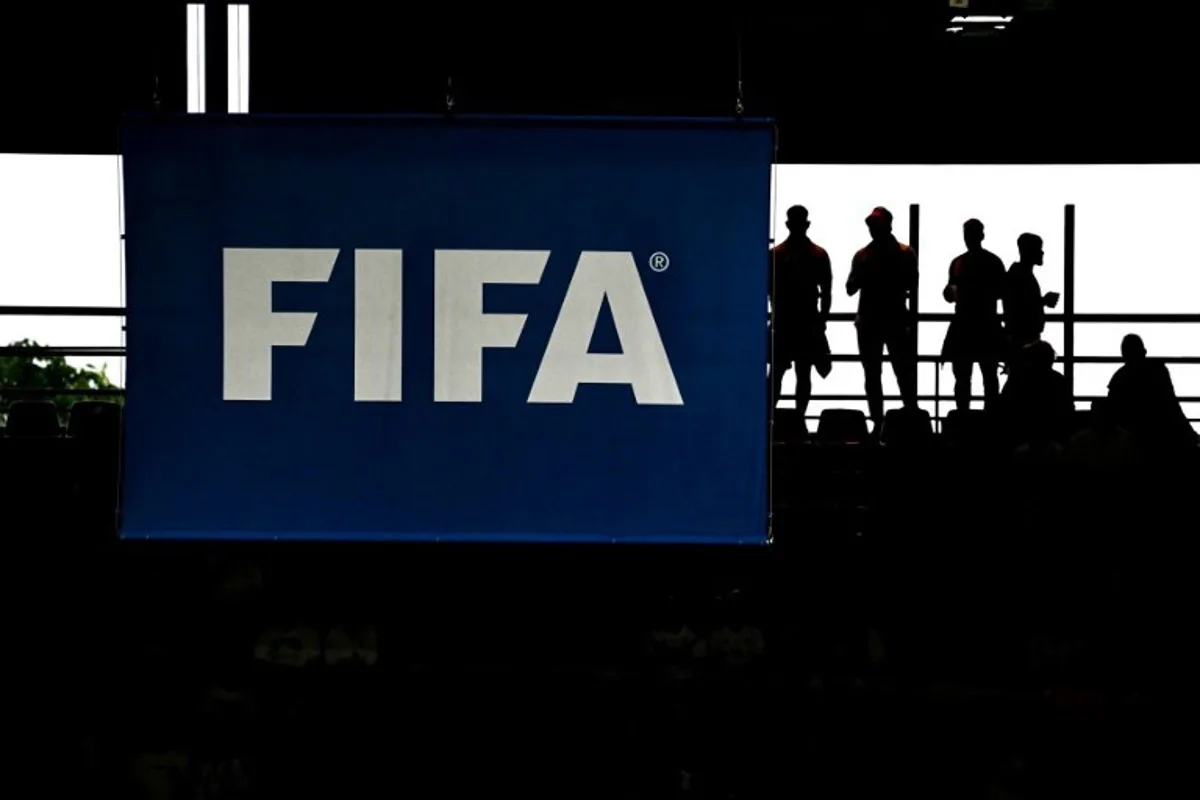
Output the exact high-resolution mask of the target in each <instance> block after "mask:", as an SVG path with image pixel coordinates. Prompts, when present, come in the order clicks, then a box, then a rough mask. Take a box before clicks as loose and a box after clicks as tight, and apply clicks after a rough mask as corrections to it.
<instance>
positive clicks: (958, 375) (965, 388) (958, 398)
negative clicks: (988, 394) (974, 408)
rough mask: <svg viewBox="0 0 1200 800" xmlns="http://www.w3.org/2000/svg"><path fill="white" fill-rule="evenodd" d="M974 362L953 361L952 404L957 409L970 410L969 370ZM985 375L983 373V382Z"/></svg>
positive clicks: (985, 380) (985, 378)
mask: <svg viewBox="0 0 1200 800" xmlns="http://www.w3.org/2000/svg"><path fill="white" fill-rule="evenodd" d="M974 369H975V364H974V363H972V362H970V361H955V362H954V405H955V407H956V408H958V410H959V411H963V412H965V411H970V410H971V372H972V371H973V370H974ZM986 382H987V376H986V374H985V375H984V383H985V384H986Z"/></svg>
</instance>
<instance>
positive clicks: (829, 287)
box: [817, 250, 833, 322]
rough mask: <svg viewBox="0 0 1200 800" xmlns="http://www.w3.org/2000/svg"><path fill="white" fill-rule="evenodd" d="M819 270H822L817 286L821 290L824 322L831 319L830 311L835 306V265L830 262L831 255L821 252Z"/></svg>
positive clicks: (822, 320) (822, 318)
mask: <svg viewBox="0 0 1200 800" xmlns="http://www.w3.org/2000/svg"><path fill="white" fill-rule="evenodd" d="M817 269H818V270H820V272H819V274H818V275H817V286H818V288H819V289H820V290H821V322H824V321H825V320H826V319H828V318H829V309H830V308H831V307H832V306H833V265H832V264H831V263H830V262H829V253H826V252H825V251H823V250H822V251H821V258H820V260H819V262H818V264H817Z"/></svg>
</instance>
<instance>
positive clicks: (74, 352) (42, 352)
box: [0, 345, 125, 358]
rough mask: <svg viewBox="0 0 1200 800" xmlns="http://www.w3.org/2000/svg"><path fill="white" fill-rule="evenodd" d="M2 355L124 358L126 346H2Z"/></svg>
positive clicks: (0, 352)
mask: <svg viewBox="0 0 1200 800" xmlns="http://www.w3.org/2000/svg"><path fill="white" fill-rule="evenodd" d="M0 356H24V357H26V358H49V357H52V356H111V357H114V358H124V357H125V348H124V347H119V346H117V347H54V346H50V345H47V346H41V345H39V346H38V347H14V346H12V345H4V346H0Z"/></svg>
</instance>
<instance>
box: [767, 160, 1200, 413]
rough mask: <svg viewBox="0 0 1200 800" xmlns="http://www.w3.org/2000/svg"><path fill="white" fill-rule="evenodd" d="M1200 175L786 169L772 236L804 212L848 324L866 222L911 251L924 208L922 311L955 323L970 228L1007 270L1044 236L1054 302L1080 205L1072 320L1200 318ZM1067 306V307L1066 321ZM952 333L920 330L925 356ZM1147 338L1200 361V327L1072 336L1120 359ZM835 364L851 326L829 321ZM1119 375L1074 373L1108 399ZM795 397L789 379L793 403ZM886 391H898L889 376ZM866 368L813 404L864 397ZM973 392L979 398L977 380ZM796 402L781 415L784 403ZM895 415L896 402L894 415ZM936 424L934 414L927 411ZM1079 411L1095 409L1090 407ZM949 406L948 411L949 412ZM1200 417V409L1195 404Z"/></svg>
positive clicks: (1193, 386)
mask: <svg viewBox="0 0 1200 800" xmlns="http://www.w3.org/2000/svg"><path fill="white" fill-rule="evenodd" d="M1197 186H1200V165H1195V164H1189V165H1086V166H1085V165H1080V166H1075V165H1072V166H992V165H982V166H979V165H972V166H961V165H945V166H941V165H938V166H934V165H902V166H892V165H882V166H880V165H784V166H780V167H777V168H776V175H775V190H774V195H775V207H774V212H773V213H774V219H773V220H772V231H773V235H774V236H776V237H783V236H786V230H787V229H786V228H785V227H784V221H785V218H786V214H787V209H788V207H789V206H791V205H796V204H799V205H804V206H806V207H807V208H808V210H809V214H810V218H811V220H812V228H811V230H810V235H811V237H812V239H813V241H815V242H817V243H818V244H820V245H822V246H823V247H825V249H826V250H828V251H829V255H830V258H831V259H832V261H833V272H834V300H833V310H834V311H845V312H852V311H854V309H855V303H856V298H850V297H848V296H847V295H846V291H845V282H846V277H847V275H848V274H849V271H850V260H851V258H853V256H854V253H855V251H856V250H858V249H859V248H860V247H862V246H863V245H865V244H866V243H867V241H868V240H869V239H868V236H867V229H866V226H865V224H864V223H863V220H864V218H865V217H866V215H867V213H868V212H869V211H870V210H871V209H872V208H873V207H874V206H876V205H884V206H887V207H888V208H889V209H890V210H891V211H892V213H893V214H894V215H895V226H894V227H895V231H896V233H897V235H898V236H899V237H900V239H901V241H907V240H908V237H909V234H908V225H909V219H908V218H909V213H908V210H909V205H910V204H912V203H918V204H920V206H921V231H920V253H919V255H920V259H921V289H920V304H921V310H922V311H924V312H946V313H948V312H950V311H951V310H952V309H953V307H952V306H950V305H948V304H946V303H945V302H944V301H943V300H942V297H941V293H942V288H943V287H944V286H945V282H946V276H947V272H948V270H949V266H950V261H951V260H952V259H953V258H954V257H955V256H957V255H959V254H960V253H961V252H962V251H963V250H964V249H965V248H964V245H963V242H962V223H963V222H964V221H966V220H967V219H969V218H971V217H976V218H978V219H981V220H982V221H983V222H984V225H985V227H986V236H987V239H986V241H985V242H984V247H986V248H988V249H989V250H991V251H992V252H994V253H996V254H997V255H998V256H1000V258H1001V259H1002V260H1003V261H1004V263H1005V264H1011V263H1012V262H1014V261H1016V258H1017V237H1018V236H1019V235H1020V234H1022V233H1024V232H1030V233H1036V234H1038V235H1040V236H1041V237H1042V238H1043V239H1044V240H1045V249H1046V263H1045V265H1044V266H1043V267H1042V268H1040V270H1039V273H1038V274H1039V278H1040V280H1041V283H1042V287H1043V289H1044V290H1045V291H1061V290H1062V276H1063V270H1062V265H1063V224H1064V222H1063V207H1064V206H1065V205H1066V204H1068V203H1074V204H1075V206H1076V232H1075V311H1076V313H1080V314H1086V313H1114V314H1117V313H1129V314H1156V313H1178V314H1196V313H1200V247H1197V246H1196V243H1195V237H1196V233H1195V231H1196V225H1197V224H1198V222H1197V221H1198V220H1200V194H1198V193H1197V192H1196V188H1195V187H1197ZM1061 308H1062V306H1061V304H1060V306H1059V310H1061ZM945 332H946V324H945V323H924V324H923V325H922V326H921V330H920V333H919V340H920V348H921V353H922V354H924V355H936V354H937V353H939V352H940V349H941V344H942V338H943V337H944V336H945ZM1126 333H1138V334H1140V335H1141V336H1142V337H1143V338H1144V339H1145V341H1146V346H1147V347H1148V348H1149V350H1150V352H1151V353H1152V354H1154V355H1160V356H1180V355H1200V325H1161V324H1160V325H1124V324H1100V323H1094V324H1083V323H1077V324H1076V326H1075V352H1076V354H1077V355H1087V356H1090V355H1097V356H1099V355H1116V354H1118V352H1119V349H1120V342H1121V337H1122V336H1124V335H1125V334H1126ZM829 336H830V345H831V347H832V348H833V350H834V352H835V353H840V354H848V355H849V354H854V353H855V352H857V347H856V345H855V340H854V328H853V325H852V324H851V323H831V324H830V326H829ZM1046 339H1047V340H1048V341H1050V342H1051V344H1053V345H1054V346H1055V349H1057V350H1060V351H1061V349H1062V325H1058V324H1051V325H1050V326H1049V327H1048V330H1047V334H1046ZM1114 369H1115V366H1109V365H1087V364H1078V365H1076V367H1075V385H1076V392H1077V393H1078V394H1080V395H1095V394H1103V393H1104V392H1105V391H1106V387H1107V384H1108V379H1109V378H1110V377H1111V375H1112V372H1113V370H1114ZM935 370H936V368H935V366H934V365H932V364H925V365H922V366H921V367H920V373H919V380H920V392H921V394H933V393H934V385H935ZM1171 373H1172V375H1173V376H1174V379H1175V387H1176V390H1177V391H1178V392H1179V394H1180V395H1190V396H1200V366H1192V365H1188V366H1183V365H1174V366H1172V367H1171ZM792 388H793V381H792V380H791V378H790V376H789V379H788V380H787V381H786V382H785V384H784V390H785V392H790V391H791V390H792ZM952 388H953V376H951V374H950V368H949V366H946V367H943V369H942V374H941V389H942V393H943V394H949V393H950V392H951V391H952ZM884 390H885V391H886V392H887V393H889V394H896V393H897V392H898V390H897V388H896V385H895V380H894V379H893V378H892V377H891V375H890V373H889V370H888V368H887V367H886V366H885V368H884ZM861 392H862V370H861V368H860V367H859V366H858V365H857V364H836V365H835V366H834V371H833V373H832V374H831V375H830V376H829V378H828V379H826V380H824V381H822V380H819V379H817V380H816V382H815V385H814V393H817V394H860V393H861ZM976 392H977V393H982V386H980V385H979V382H978V379H977V380H976ZM788 404H789V403H787V402H786V401H785V402H784V403H783V404H782V405H788ZM892 405H895V404H892ZM925 405H926V407H927V408H928V409H929V410H930V411H931V412H932V411H933V407H932V405H933V404H932V403H927V404H925ZM1080 405H1081V406H1084V405H1086V404H1084V403H1081V404H1080ZM837 406H840V407H847V406H849V407H862V408H863V410H865V405H864V404H855V403H847V402H845V401H831V402H821V401H813V403H812V405H811V406H810V413H814V414H816V413H819V412H820V411H821V410H822V409H824V408H828V407H837ZM947 407H948V406H947V404H945V403H944V404H943V406H942V410H943V413H944V412H945V410H946V409H947ZM1185 410H1186V411H1187V412H1188V416H1190V417H1200V403H1194V404H1189V405H1187V406H1185Z"/></svg>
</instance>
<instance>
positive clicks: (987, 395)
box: [979, 361, 1000, 409]
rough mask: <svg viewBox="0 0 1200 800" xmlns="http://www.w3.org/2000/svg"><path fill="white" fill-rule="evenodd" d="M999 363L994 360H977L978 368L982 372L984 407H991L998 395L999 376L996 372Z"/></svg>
mask: <svg viewBox="0 0 1200 800" xmlns="http://www.w3.org/2000/svg"><path fill="white" fill-rule="evenodd" d="M999 368H1000V367H999V365H998V364H997V363H996V362H995V361H981V362H979V370H980V372H982V373H983V398H984V403H985V404H986V405H985V407H986V408H989V409H990V408H992V407H993V405H994V404H995V402H996V399H997V398H998V397H1000V376H999V375H998V374H997V371H998V370H999Z"/></svg>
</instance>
